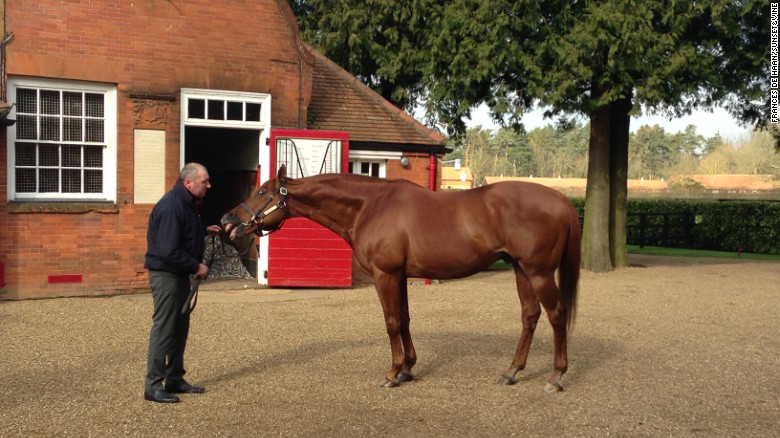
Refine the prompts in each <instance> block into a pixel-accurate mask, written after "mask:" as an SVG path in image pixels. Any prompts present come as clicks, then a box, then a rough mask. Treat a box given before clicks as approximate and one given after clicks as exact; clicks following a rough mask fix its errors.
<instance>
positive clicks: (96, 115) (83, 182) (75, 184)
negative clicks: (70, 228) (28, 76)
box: [8, 79, 116, 201]
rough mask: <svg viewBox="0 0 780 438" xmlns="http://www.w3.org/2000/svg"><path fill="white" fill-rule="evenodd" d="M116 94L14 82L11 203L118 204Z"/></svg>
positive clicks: (41, 82) (63, 84) (64, 85)
mask: <svg viewBox="0 0 780 438" xmlns="http://www.w3.org/2000/svg"><path fill="white" fill-rule="evenodd" d="M115 95H116V93H115V91H114V88H113V87H106V86H96V85H92V84H84V83H75V82H74V83H68V82H61V81H45V80H14V79H11V80H10V81H9V101H11V102H15V103H16V107H15V111H16V114H15V117H16V124H15V125H14V126H12V127H11V128H9V130H8V140H9V141H8V144H9V148H8V155H9V157H8V158H9V159H8V168H9V172H8V174H9V181H8V198H9V199H10V200H31V201H46V200H57V201H61V200H74V201H84V200H90V201H98V200H104V201H112V200H115V198H116V181H115V179H116V139H115V131H116V128H115V125H116V97H115Z"/></svg>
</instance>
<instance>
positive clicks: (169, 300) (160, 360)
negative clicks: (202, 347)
mask: <svg viewBox="0 0 780 438" xmlns="http://www.w3.org/2000/svg"><path fill="white" fill-rule="evenodd" d="M149 286H150V287H151V288H152V299H153V301H154V314H153V315H152V330H151V333H150V334H149V356H148V359H147V365H146V380H145V381H144V389H145V390H146V391H154V390H158V389H163V381H165V384H167V385H170V384H174V383H179V382H181V381H182V380H183V379H184V374H185V373H186V371H185V370H184V347H185V346H186V345H187V335H188V334H189V331H190V314H189V313H187V314H185V315H182V314H181V308H182V306H183V305H184V302H185V301H186V300H187V294H188V293H189V288H190V282H189V277H188V276H186V275H177V274H173V273H171V272H165V271H149Z"/></svg>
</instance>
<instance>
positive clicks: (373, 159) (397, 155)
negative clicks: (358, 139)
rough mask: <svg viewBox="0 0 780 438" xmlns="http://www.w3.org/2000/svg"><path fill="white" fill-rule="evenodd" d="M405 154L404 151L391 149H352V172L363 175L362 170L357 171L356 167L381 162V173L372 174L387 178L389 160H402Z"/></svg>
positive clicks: (350, 158) (350, 155) (350, 159)
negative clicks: (391, 150) (392, 150)
mask: <svg viewBox="0 0 780 438" xmlns="http://www.w3.org/2000/svg"><path fill="white" fill-rule="evenodd" d="M402 156H403V153H401V152H390V151H363V150H355V151H353V150H350V151H349V163H350V164H351V165H352V170H353V172H352V173H355V174H358V175H363V174H362V173H360V172H355V169H358V168H359V167H360V165H361V164H363V163H369V164H374V163H378V164H379V175H371V176H376V177H378V178H387V161H388V160H400V159H401V157H402Z"/></svg>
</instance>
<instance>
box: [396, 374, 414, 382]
mask: <svg viewBox="0 0 780 438" xmlns="http://www.w3.org/2000/svg"><path fill="white" fill-rule="evenodd" d="M412 380H414V376H413V375H412V374H411V373H398V381H399V382H401V383H404V382H411V381H412Z"/></svg>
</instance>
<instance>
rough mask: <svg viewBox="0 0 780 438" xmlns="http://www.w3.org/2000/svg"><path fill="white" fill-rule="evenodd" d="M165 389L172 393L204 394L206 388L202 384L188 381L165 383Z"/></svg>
mask: <svg viewBox="0 0 780 438" xmlns="http://www.w3.org/2000/svg"><path fill="white" fill-rule="evenodd" d="M165 390H166V391H168V392H169V393H171V394H202V393H203V392H204V391H205V390H206V388H204V387H202V386H192V385H190V384H189V383H187V382H181V383H175V384H171V385H165Z"/></svg>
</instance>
